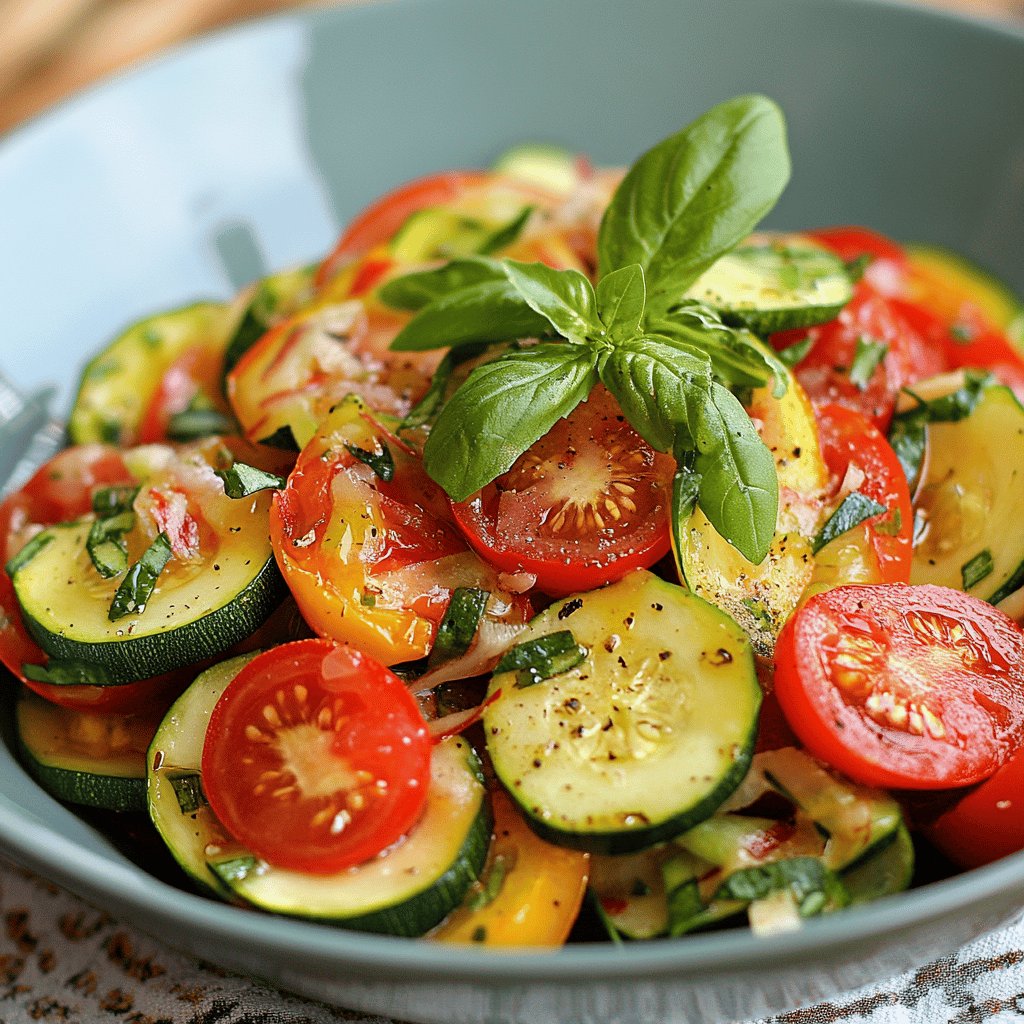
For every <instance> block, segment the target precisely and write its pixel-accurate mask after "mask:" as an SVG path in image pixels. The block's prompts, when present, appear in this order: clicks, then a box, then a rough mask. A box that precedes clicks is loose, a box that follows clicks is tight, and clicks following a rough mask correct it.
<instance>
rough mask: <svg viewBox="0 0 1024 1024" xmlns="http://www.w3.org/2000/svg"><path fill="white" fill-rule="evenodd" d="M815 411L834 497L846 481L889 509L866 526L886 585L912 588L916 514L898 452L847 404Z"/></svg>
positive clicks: (866, 522) (882, 579) (868, 521)
mask: <svg viewBox="0 0 1024 1024" xmlns="http://www.w3.org/2000/svg"><path fill="white" fill-rule="evenodd" d="M814 412H815V415H816V417H817V419H818V431H819V436H820V439H821V454H822V457H823V458H824V460H825V464H826V465H827V466H828V471H829V477H830V485H831V491H832V493H833V494H834V495H838V493H839V491H840V489H841V488H842V487H843V484H844V482H845V483H846V484H847V487H848V488H849V489H850V490H856V491H860V493H861V494H863V495H865V497H868V498H871V499H873V500H874V501H877V502H878V503H879V504H880V505H884V506H885V507H886V509H888V512H887V513H879V514H878V515H877V516H874V517H872V518H871V519H868V520H866V521H865V523H864V524H863V525H864V528H865V530H866V533H867V536H868V537H869V539H870V544H871V548H872V550H873V553H874V556H875V559H876V561H877V562H878V568H879V570H880V576H881V581H882V582H885V583H909V582H910V565H911V558H912V555H913V533H914V512H913V508H912V507H911V504H910V489H909V487H908V486H907V478H906V476H904V473H903V469H902V467H901V466H900V462H899V459H897V458H896V453H895V452H894V451H893V450H892V448H891V447H890V445H889V442H888V441H886V439H885V438H884V437H883V436H882V434H881V433H880V432H879V431H878V430H877V429H876V428H875V427H874V426H873V425H872V424H871V423H870V422H869V421H868V420H866V419H865V418H864V417H863V416H862V415H861V414H860V413H858V412H854V411H853V410H852V409H847V408H845V407H844V406H841V405H823V406H818V407H816V408H815V410H814Z"/></svg>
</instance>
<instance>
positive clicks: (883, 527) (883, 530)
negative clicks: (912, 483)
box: [875, 508, 903, 537]
mask: <svg viewBox="0 0 1024 1024" xmlns="http://www.w3.org/2000/svg"><path fill="white" fill-rule="evenodd" d="M902 529H903V513H902V512H901V511H900V510H899V509H898V508H894V509H893V510H892V515H891V516H889V518H888V519H879V520H878V522H877V523H875V533H880V534H882V535H883V536H886V537H898V536H899V535H900V532H901V531H902Z"/></svg>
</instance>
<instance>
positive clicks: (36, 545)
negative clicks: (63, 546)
mask: <svg viewBox="0 0 1024 1024" xmlns="http://www.w3.org/2000/svg"><path fill="white" fill-rule="evenodd" d="M51 540H53V534H52V533H50V532H49V531H47V532H44V533H37V534H36V535H35V536H34V537H33V538H32V539H31V540H30V541H29V542H28V543H27V544H25V545H24V546H23V547H22V549H21V550H20V551H19V552H18V553H17V554H16V555H15V556H14V557H13V558H12V559H11V560H10V561H9V562H8V563H7V565H6V566H5V567H4V568H5V571H6V572H7V575H8V576H10V577H11V579H13V578H14V576H15V574H16V573H17V572H18V570H19V569H21V568H22V567H23V566H24V565H26V564H27V563H28V562H31V561H32V559H33V558H35V557H36V555H38V554H39V552H40V551H42V550H43V548H45V547H46V545H47V544H49V543H50V541H51Z"/></svg>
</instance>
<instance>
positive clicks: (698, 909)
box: [661, 858, 706, 935]
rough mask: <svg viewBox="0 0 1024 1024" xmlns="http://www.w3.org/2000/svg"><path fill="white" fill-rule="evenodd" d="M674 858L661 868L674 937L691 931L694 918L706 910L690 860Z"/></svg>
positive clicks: (669, 921)
mask: <svg viewBox="0 0 1024 1024" xmlns="http://www.w3.org/2000/svg"><path fill="white" fill-rule="evenodd" d="M680 860H681V862H680V863H678V864H677V860H676V859H675V858H672V859H670V860H667V861H666V862H665V863H664V864H662V866H661V873H662V875H663V877H664V879H665V899H666V901H667V903H668V927H669V932H670V934H672V935H682V934H685V933H686V932H687V931H689V929H690V927H691V923H692V922H693V920H694V918H696V917H698V916H699V915H700V914H702V913H703V912H704V910H705V909H706V907H705V905H704V900H702V899H701V895H700V889H699V888H698V886H697V879H696V878H694V877H693V872H692V871H691V870H690V868H689V859H688V858H683V859H680Z"/></svg>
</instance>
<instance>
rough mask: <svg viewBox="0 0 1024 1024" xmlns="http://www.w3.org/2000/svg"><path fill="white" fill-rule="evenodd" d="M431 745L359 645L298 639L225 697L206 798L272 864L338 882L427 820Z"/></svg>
mask: <svg viewBox="0 0 1024 1024" xmlns="http://www.w3.org/2000/svg"><path fill="white" fill-rule="evenodd" d="M431 747H432V744H431V741H430V736H429V734H428V732H427V728H426V724H425V722H424V721H423V716H422V715H421V714H420V712H419V708H418V707H417V705H416V701H415V698H414V697H413V696H412V694H411V693H409V691H408V689H407V688H406V686H405V684H404V683H403V682H402V681H401V680H400V679H399V678H398V677H397V676H395V675H394V674H393V673H392V672H390V671H389V670H388V669H386V668H385V667H384V666H383V665H381V664H380V663H379V662H377V661H375V660H374V659H373V658H371V657H369V656H368V655H365V654H363V653H362V652H360V651H357V650H355V649H354V648H351V647H345V646H342V645H339V644H335V643H333V642H332V641H329V640H299V641H297V642H295V643H292V644H285V645H284V646H283V647H275V648H274V649H273V650H271V651H267V652H265V653H264V654H261V655H258V656H257V657H256V658H254V659H253V660H252V661H251V662H249V664H248V665H246V666H245V667H244V668H243V669H242V670H241V672H239V673H238V675H237V676H236V677H235V679H234V680H232V682H231V683H230V684H229V685H228V687H227V689H226V690H225V691H224V693H223V695H222V696H221V698H220V700H219V701H218V702H217V704H216V706H215V707H214V709H213V713H212V714H211V715H210V724H209V727H208V729H207V732H206V740H205V742H204V744H203V761H202V769H203V790H204V792H205V793H206V795H207V797H208V799H209V801H210V806H211V807H212V808H213V811H214V813H215V814H216V815H217V817H218V818H219V819H220V822H221V824H223V825H224V827H225V828H226V829H227V831H228V832H229V833H230V834H231V835H232V836H233V837H234V838H235V839H237V840H238V841H239V842H240V843H242V844H244V845H245V846H246V847H248V848H249V849H250V850H252V851H253V852H254V853H256V854H257V855H259V856H260V857H262V858H264V859H265V860H266V861H267V862H268V863H270V864H273V865H275V866H277V867H282V868H290V869H292V870H295V871H304V872H309V873H312V874H333V873H335V872H337V871H342V870H344V869H345V868H347V867H351V866H352V865H354V864H360V863H362V862H363V861H366V860H369V859H370V858H371V857H373V856H375V855H376V854H378V853H380V851H381V850H383V849H385V848H386V847H388V846H390V845H391V844H392V843H394V842H396V841H397V840H399V839H400V838H401V837H402V836H403V835H405V833H406V832H408V831H409V829H410V828H411V827H412V826H413V825H414V824H415V823H416V821H417V819H418V818H419V816H420V814H421V813H422V811H423V808H424V806H425V803H426V799H427V789H428V786H429V782H430V752H431Z"/></svg>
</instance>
